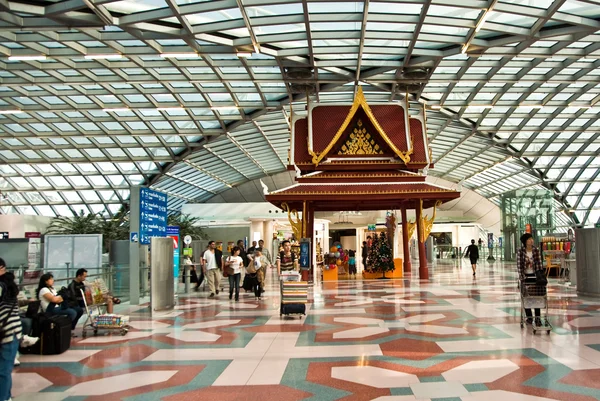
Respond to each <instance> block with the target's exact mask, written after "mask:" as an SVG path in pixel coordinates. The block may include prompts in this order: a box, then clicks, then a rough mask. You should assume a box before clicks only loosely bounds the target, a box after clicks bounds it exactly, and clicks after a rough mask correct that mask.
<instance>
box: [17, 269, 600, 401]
mask: <svg viewBox="0 0 600 401" xmlns="http://www.w3.org/2000/svg"><path fill="white" fill-rule="evenodd" d="M459 262H460V263H461V264H462V265H459V264H458V263H459ZM514 270H515V268H514V265H511V264H502V263H500V262H496V263H495V264H494V265H488V264H487V263H485V264H484V265H482V266H480V269H479V273H478V275H477V278H476V279H474V278H473V277H472V275H471V272H470V267H469V266H468V263H467V262H465V261H458V262H446V263H439V264H438V265H437V266H436V267H435V268H432V272H431V275H430V276H431V277H432V280H431V281H429V282H419V280H418V279H413V280H410V279H405V280H393V281H392V280H374V281H361V280H351V281H340V282H335V283H317V284H316V285H315V287H314V292H313V293H312V295H311V298H312V299H311V303H310V304H309V305H308V312H307V316H306V317H303V318H302V319H300V318H298V317H296V318H293V319H292V318H285V317H284V318H281V317H280V316H279V291H278V282H277V281H276V279H275V277H274V276H273V275H271V277H269V283H268V284H269V291H268V292H267V294H266V295H267V299H266V300H263V301H261V302H256V301H254V297H253V296H252V295H251V294H249V293H248V294H244V295H243V297H242V300H241V302H239V303H235V302H232V301H229V300H228V299H227V298H228V297H227V295H226V294H223V293H221V294H220V295H219V297H218V299H214V300H213V299H210V300H209V299H207V298H206V295H207V294H206V293H198V294H196V293H194V294H191V295H190V296H180V298H179V304H178V306H177V308H176V309H175V311H173V312H169V313H163V314H159V315H154V316H151V315H150V314H149V312H148V307H147V305H146V306H139V307H130V306H127V305H121V306H120V307H121V313H127V314H129V315H130V316H131V320H132V322H131V326H132V329H131V331H130V332H129V334H127V335H126V336H125V337H121V336H119V335H112V336H99V337H94V338H88V339H85V340H83V339H81V338H79V339H78V340H76V341H74V342H73V345H72V347H71V349H70V350H69V351H68V352H66V353H65V354H63V355H58V356H30V355H24V356H22V358H21V362H22V365H21V366H20V367H19V368H16V369H15V371H14V395H15V396H16V398H15V399H16V400H44V401H53V400H111V401H116V400H121V399H122V400H127V401H153V400H165V401H179V400H219V401H230V400H253V399H260V400H261V401H269V400H285V401H294V400H338V399H343V400H356V401H358V400H378V401H409V400H410V401H412V400H445V401H450V400H462V401H543V400H568V401H584V400H585V401H591V400H600V299H597V300H592V299H581V298H578V297H577V296H576V293H575V291H574V289H573V288H570V287H569V286H567V285H564V284H560V283H558V282H557V281H556V280H551V283H550V287H549V296H548V300H549V305H550V311H549V320H550V321H551V323H552V324H553V326H554V329H553V331H552V333H551V334H549V335H548V334H545V333H543V334H539V333H538V334H536V335H534V334H533V333H532V331H531V329H530V328H526V329H524V330H522V329H521V328H520V326H519V314H520V298H519V295H518V292H517V289H516V283H515V273H514Z"/></svg>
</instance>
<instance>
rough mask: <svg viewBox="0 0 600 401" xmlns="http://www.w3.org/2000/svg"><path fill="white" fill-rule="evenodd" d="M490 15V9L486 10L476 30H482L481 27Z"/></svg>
mask: <svg viewBox="0 0 600 401" xmlns="http://www.w3.org/2000/svg"><path fill="white" fill-rule="evenodd" d="M488 15H490V12H489V11H486V12H485V13H484V14H483V17H481V20H480V21H479V23H478V24H477V27H475V32H479V31H480V30H481V27H482V26H483V24H485V21H486V20H487V17H488Z"/></svg>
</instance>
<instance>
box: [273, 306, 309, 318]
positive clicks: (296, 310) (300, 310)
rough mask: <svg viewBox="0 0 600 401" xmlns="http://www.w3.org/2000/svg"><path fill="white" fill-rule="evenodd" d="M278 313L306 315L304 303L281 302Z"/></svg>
mask: <svg viewBox="0 0 600 401" xmlns="http://www.w3.org/2000/svg"><path fill="white" fill-rule="evenodd" d="M279 314H280V315H286V316H287V315H306V305H305V304H281V310H280V312H279Z"/></svg>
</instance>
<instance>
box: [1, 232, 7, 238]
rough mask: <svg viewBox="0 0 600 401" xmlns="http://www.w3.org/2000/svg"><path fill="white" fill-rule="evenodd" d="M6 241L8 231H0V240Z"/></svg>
mask: <svg viewBox="0 0 600 401" xmlns="http://www.w3.org/2000/svg"><path fill="white" fill-rule="evenodd" d="M3 239H8V231H0V240H3Z"/></svg>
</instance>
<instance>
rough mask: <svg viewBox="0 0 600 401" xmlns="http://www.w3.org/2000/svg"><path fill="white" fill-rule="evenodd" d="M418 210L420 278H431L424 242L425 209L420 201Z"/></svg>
mask: <svg viewBox="0 0 600 401" xmlns="http://www.w3.org/2000/svg"><path fill="white" fill-rule="evenodd" d="M416 206H417V207H416V211H417V242H418V243H419V279H421V280H429V269H428V268H427V254H426V253H425V242H423V240H422V237H423V220H422V219H421V217H422V216H423V210H422V207H421V205H420V203H419V202H417V205H416Z"/></svg>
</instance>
